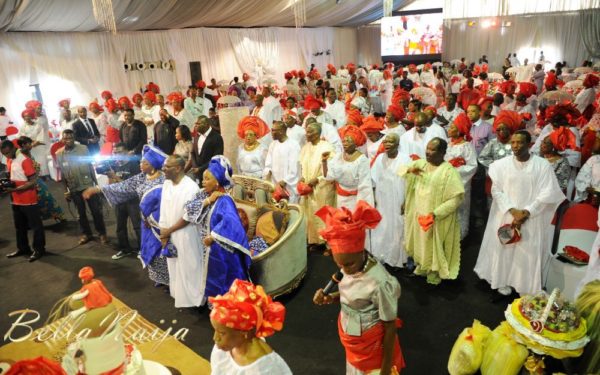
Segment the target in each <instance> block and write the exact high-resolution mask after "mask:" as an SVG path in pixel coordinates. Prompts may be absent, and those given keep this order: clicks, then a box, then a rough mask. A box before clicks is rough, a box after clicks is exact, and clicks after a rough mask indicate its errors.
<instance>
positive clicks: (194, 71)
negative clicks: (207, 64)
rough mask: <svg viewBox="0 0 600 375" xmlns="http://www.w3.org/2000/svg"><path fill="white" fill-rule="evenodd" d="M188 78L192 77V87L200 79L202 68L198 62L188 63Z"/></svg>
mask: <svg viewBox="0 0 600 375" xmlns="http://www.w3.org/2000/svg"><path fill="white" fill-rule="evenodd" d="M190 76H191V77H192V85H195V84H196V82H198V81H200V80H201V79H202V67H201V66H200V61H190Z"/></svg>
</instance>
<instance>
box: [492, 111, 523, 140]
mask: <svg viewBox="0 0 600 375" xmlns="http://www.w3.org/2000/svg"><path fill="white" fill-rule="evenodd" d="M500 124H504V125H506V126H507V127H508V129H509V131H510V134H513V133H514V132H516V131H517V130H521V129H524V128H525V124H524V123H523V118H522V117H521V115H520V114H519V113H518V112H515V111H509V110H502V111H500V112H498V114H497V115H496V117H495V118H494V133H495V132H496V129H497V128H498V126H500Z"/></svg>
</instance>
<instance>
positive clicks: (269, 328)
mask: <svg viewBox="0 0 600 375" xmlns="http://www.w3.org/2000/svg"><path fill="white" fill-rule="evenodd" d="M208 301H209V302H210V303H212V305H213V309H212V311H211V312H210V319H211V320H213V321H215V322H218V323H219V324H222V325H224V326H225V327H228V328H231V329H236V330H239V331H250V330H252V329H256V334H255V335H256V337H268V336H271V335H273V334H274V333H275V331H281V329H282V328H283V321H284V320H285V307H284V306H283V305H282V304H281V303H279V302H273V299H271V297H270V296H269V295H267V293H265V290H264V289H263V287H262V286H260V285H253V284H252V283H251V282H249V281H242V280H239V279H236V280H235V281H234V282H233V284H231V288H229V291H228V292H227V293H225V294H224V295H222V296H216V297H209V298H208Z"/></svg>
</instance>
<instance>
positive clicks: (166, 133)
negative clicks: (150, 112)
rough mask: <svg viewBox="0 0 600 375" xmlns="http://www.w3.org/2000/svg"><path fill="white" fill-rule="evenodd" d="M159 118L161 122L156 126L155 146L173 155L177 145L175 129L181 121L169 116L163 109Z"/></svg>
mask: <svg viewBox="0 0 600 375" xmlns="http://www.w3.org/2000/svg"><path fill="white" fill-rule="evenodd" d="M159 116H160V121H159V122H157V123H156V125H154V145H155V146H157V147H158V148H160V149H161V150H162V151H163V152H164V153H165V154H167V155H171V154H173V150H175V145H176V144H177V140H176V139H175V129H177V127H178V126H179V120H177V119H176V118H175V117H173V116H171V115H169V112H167V110H166V109H161V110H160V112H159Z"/></svg>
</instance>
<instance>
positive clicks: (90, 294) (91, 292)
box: [70, 267, 112, 318]
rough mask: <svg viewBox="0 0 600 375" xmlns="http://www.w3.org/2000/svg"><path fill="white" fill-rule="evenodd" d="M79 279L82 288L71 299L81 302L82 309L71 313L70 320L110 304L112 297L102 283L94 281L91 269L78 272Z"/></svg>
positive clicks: (84, 268)
mask: <svg viewBox="0 0 600 375" xmlns="http://www.w3.org/2000/svg"><path fill="white" fill-rule="evenodd" d="M79 278H80V279H81V283H82V284H83V286H82V287H81V290H80V291H79V293H75V294H73V296H71V299H72V300H74V301H77V300H82V301H83V307H82V308H80V309H78V310H75V311H73V312H71V315H70V316H71V318H77V317H78V316H79V315H81V314H83V313H85V312H86V311H89V310H92V309H97V308H100V307H104V306H106V305H108V304H109V303H111V302H112V295H111V294H110V292H109V291H108V290H107V289H106V287H105V286H104V283H102V281H100V280H98V279H94V270H93V269H92V267H83V268H82V269H81V270H79Z"/></svg>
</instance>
